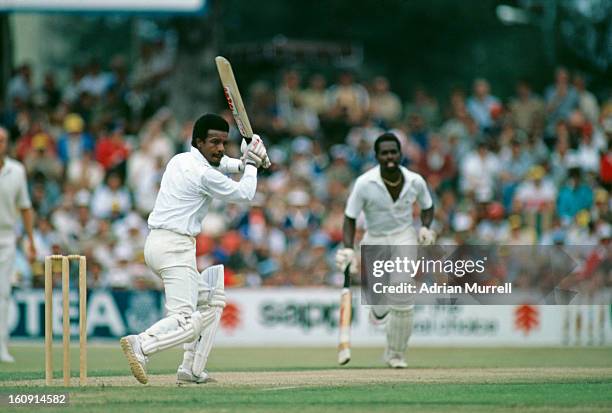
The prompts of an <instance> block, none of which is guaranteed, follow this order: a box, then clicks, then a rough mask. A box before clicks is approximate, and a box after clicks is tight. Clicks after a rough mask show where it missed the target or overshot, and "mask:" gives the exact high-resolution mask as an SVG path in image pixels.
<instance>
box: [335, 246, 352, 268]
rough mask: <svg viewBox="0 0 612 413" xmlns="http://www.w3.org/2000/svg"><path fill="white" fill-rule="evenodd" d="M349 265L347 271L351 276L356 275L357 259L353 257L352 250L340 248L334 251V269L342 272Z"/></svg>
mask: <svg viewBox="0 0 612 413" xmlns="http://www.w3.org/2000/svg"><path fill="white" fill-rule="evenodd" d="M349 265H350V268H349V271H350V272H351V273H353V274H355V273H357V257H355V250H353V249H352V248H340V249H339V250H338V251H336V268H338V270H340V271H342V272H344V270H345V269H346V267H347V266H349Z"/></svg>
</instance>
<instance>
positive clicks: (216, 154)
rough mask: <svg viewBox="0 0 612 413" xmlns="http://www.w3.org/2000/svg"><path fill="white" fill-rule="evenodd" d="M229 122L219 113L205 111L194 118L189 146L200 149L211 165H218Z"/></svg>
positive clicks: (222, 152)
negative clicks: (196, 118)
mask: <svg viewBox="0 0 612 413" xmlns="http://www.w3.org/2000/svg"><path fill="white" fill-rule="evenodd" d="M228 132H229V124H228V123H227V122H226V121H225V119H223V118H222V117H221V116H219V115H215V114H213V113H206V114H204V115H202V116H200V117H199V118H198V120H196V122H195V124H194V125H193V133H192V134H191V146H193V147H194V148H196V149H197V150H199V151H200V153H201V154H202V155H203V156H204V158H206V160H207V161H208V163H210V164H211V165H212V166H219V165H220V164H221V158H223V155H224V154H225V143H226V142H227V136H228Z"/></svg>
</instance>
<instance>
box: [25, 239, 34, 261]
mask: <svg viewBox="0 0 612 413" xmlns="http://www.w3.org/2000/svg"><path fill="white" fill-rule="evenodd" d="M26 248H27V250H26V255H27V257H28V261H30V262H34V261H35V260H36V245H34V241H33V240H30V241H27V242H26Z"/></svg>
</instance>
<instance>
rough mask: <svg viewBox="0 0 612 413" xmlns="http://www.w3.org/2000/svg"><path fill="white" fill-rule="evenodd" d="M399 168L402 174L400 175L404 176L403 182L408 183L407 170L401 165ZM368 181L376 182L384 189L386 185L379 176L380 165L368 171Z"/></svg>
mask: <svg viewBox="0 0 612 413" xmlns="http://www.w3.org/2000/svg"><path fill="white" fill-rule="evenodd" d="M399 168H400V171H401V172H402V175H404V181H408V173H409V171H408V169H407V168H405V167H403V166H402V165H400V166H399ZM368 181H371V182H376V183H377V184H379V185H381V186H382V187H384V188H386V185H385V184H384V183H383V180H382V175H381V174H380V165H377V166H375V167H374V168H372V169H370V171H369V172H368Z"/></svg>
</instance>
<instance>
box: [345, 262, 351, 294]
mask: <svg viewBox="0 0 612 413" xmlns="http://www.w3.org/2000/svg"><path fill="white" fill-rule="evenodd" d="M350 268H351V264H349V265H347V266H346V268H345V269H344V286H343V287H344V288H349V287H350V286H351V270H350Z"/></svg>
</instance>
